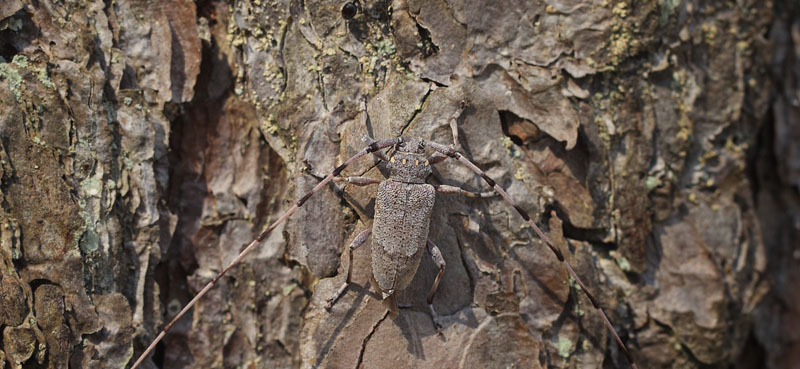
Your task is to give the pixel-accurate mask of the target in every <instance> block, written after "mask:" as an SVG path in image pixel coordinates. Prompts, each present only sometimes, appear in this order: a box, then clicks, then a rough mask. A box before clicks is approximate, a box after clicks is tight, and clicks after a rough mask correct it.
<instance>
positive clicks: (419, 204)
mask: <svg viewBox="0 0 800 369" xmlns="http://www.w3.org/2000/svg"><path fill="white" fill-rule="evenodd" d="M435 200H436V190H435V189H434V188H433V186H431V185H429V184H409V183H401V182H395V181H391V180H387V181H384V182H382V183H381V184H380V186H379V187H378V195H377V196H376V199H375V222H374V223H373V225H372V274H373V276H374V277H375V281H377V282H378V287H380V289H381V290H382V291H384V292H387V293H390V292H391V293H393V292H395V291H399V290H402V289H405V288H406V287H408V285H409V283H411V280H412V279H413V278H414V274H415V273H416V272H417V268H418V267H419V262H420V259H421V258H422V254H423V253H424V250H425V243H426V242H427V240H428V228H429V226H430V218H431V212H432V211H433V203H434V201H435Z"/></svg>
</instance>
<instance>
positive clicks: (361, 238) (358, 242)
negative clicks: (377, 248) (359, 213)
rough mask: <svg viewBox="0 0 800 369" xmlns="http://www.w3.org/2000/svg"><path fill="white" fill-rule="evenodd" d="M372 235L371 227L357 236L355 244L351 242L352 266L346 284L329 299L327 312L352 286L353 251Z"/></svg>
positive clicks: (326, 307)
mask: <svg viewBox="0 0 800 369" xmlns="http://www.w3.org/2000/svg"><path fill="white" fill-rule="evenodd" d="M371 233H372V227H369V228H367V229H365V230H363V231H361V233H359V234H358V236H356V238H354V239H353V242H350V247H348V250H349V256H350V264H348V265H347V279H345V280H344V283H342V285H341V286H340V287H339V289H338V290H336V293H335V294H333V296H331V298H330V299H328V303H327V304H325V310H331V307H333V304H334V303H336V300H338V299H339V297H341V296H342V294H343V293H344V291H345V290H346V289H347V286H349V285H350V282H351V281H352V277H353V251H355V250H356V249H357V248H358V247H359V246H361V245H363V244H364V243H365V242H366V241H367V238H369V235H370V234H371Z"/></svg>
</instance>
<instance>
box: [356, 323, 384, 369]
mask: <svg viewBox="0 0 800 369" xmlns="http://www.w3.org/2000/svg"><path fill="white" fill-rule="evenodd" d="M388 316H389V310H388V309H387V310H386V312H385V313H384V314H383V317H382V318H381V319H380V320H378V321H377V322H376V323H375V325H373V326H372V330H371V331H370V332H369V334H367V336H366V337H364V340H363V341H361V350H360V351H359V352H358V362H356V369H358V368H361V364H362V363H363V361H364V351H366V350H367V343H369V340H370V339H371V338H372V335H373V334H375V331H377V330H378V326H380V325H381V323H383V321H384V320H386V318H387V317H388Z"/></svg>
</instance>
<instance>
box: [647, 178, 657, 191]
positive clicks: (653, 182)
mask: <svg viewBox="0 0 800 369" xmlns="http://www.w3.org/2000/svg"><path fill="white" fill-rule="evenodd" d="M644 183H645V185H646V186H647V191H652V190H655V189H656V188H657V187H658V186H660V185H661V181H660V180H659V179H658V178H657V177H655V176H648V177H647V179H645V181H644Z"/></svg>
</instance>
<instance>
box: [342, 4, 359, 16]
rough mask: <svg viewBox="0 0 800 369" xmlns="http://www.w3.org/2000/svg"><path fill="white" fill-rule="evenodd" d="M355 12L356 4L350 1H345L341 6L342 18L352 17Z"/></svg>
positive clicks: (356, 10) (356, 9)
mask: <svg viewBox="0 0 800 369" xmlns="http://www.w3.org/2000/svg"><path fill="white" fill-rule="evenodd" d="M356 13H358V6H357V5H356V4H355V3H354V2H352V1H350V2H347V3H346V4H344V6H343V7H342V18H344V19H347V20H350V19H353V17H355V16H356Z"/></svg>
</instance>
